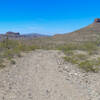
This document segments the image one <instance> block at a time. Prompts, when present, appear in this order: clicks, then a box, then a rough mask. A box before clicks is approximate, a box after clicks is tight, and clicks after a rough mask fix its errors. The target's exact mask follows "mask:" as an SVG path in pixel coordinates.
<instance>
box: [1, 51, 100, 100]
mask: <svg viewBox="0 0 100 100" xmlns="http://www.w3.org/2000/svg"><path fill="white" fill-rule="evenodd" d="M63 56H64V54H63V53H61V52H59V51H54V50H49V51H44V50H37V51H33V52H30V53H27V54H24V56H23V57H22V58H17V59H16V62H17V63H16V65H11V66H10V65H9V66H7V67H6V68H4V69H1V70H0V100H100V73H98V74H93V73H88V74H86V73H84V72H81V71H80V70H79V69H77V68H75V66H72V65H70V64H67V63H64V61H63V59H62V57H63Z"/></svg>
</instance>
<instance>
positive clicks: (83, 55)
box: [75, 54, 88, 60]
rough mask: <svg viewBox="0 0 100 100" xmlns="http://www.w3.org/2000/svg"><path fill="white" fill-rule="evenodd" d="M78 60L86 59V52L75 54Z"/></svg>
mask: <svg viewBox="0 0 100 100" xmlns="http://www.w3.org/2000/svg"><path fill="white" fill-rule="evenodd" d="M75 56H76V57H77V58H78V59H79V60H86V59H87V58H88V55H86V54H76V55H75Z"/></svg>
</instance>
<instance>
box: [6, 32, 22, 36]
mask: <svg viewBox="0 0 100 100" xmlns="http://www.w3.org/2000/svg"><path fill="white" fill-rule="evenodd" d="M6 35H9V36H16V35H17V36H19V35H20V33H19V32H17V33H15V32H7V33H6Z"/></svg>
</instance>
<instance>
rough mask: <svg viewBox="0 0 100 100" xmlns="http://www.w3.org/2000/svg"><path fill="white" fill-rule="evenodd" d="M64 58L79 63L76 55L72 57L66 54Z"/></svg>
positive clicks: (72, 62)
mask: <svg viewBox="0 0 100 100" xmlns="http://www.w3.org/2000/svg"><path fill="white" fill-rule="evenodd" d="M64 60H65V61H67V62H69V63H71V64H78V63H79V61H78V59H76V58H75V57H74V56H72V57H71V56H65V57H64Z"/></svg>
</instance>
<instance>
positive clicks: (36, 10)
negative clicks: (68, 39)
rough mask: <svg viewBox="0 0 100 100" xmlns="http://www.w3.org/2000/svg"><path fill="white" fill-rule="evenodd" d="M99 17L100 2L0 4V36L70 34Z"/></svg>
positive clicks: (5, 0)
mask: <svg viewBox="0 0 100 100" xmlns="http://www.w3.org/2000/svg"><path fill="white" fill-rule="evenodd" d="M99 17H100V0H1V1H0V33H5V32H7V31H14V32H21V33H22V34H24V33H41V34H49V35H53V34H56V33H67V32H72V31H74V30H77V29H79V28H82V27H84V26H87V25H88V24H91V23H92V22H93V20H94V19H95V18H99Z"/></svg>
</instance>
